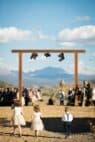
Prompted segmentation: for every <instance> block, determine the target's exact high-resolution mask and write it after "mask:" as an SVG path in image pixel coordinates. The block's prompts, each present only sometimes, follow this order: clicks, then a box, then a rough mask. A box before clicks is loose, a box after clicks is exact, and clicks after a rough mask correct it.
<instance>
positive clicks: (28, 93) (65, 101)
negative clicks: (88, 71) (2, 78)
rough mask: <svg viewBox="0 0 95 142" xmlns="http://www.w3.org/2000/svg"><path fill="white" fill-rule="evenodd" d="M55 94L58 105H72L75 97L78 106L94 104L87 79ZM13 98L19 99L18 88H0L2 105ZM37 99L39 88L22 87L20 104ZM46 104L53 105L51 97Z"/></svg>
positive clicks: (33, 102)
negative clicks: (78, 84) (77, 85)
mask: <svg viewBox="0 0 95 142" xmlns="http://www.w3.org/2000/svg"><path fill="white" fill-rule="evenodd" d="M57 94H58V97H59V101H60V102H59V103H60V105H69V106H74V105H75V101H76V99H77V105H79V106H90V105H94V106H95V87H94V86H91V85H90V83H89V82H87V81H84V82H83V85H82V86H81V87H77V88H70V89H69V90H68V92H67V93H66V92H65V91H64V90H63V89H62V90H59V92H58V93H57ZM14 100H20V95H19V91H18V88H0V103H1V104H2V105H10V104H12V103H13V102H14ZM37 101H42V92H41V90H40V89H37V88H30V89H27V88H23V90H22V105H25V106H28V104H29V102H31V103H32V104H35V102H37ZM48 104H49V105H54V100H53V98H52V97H50V98H49V99H48Z"/></svg>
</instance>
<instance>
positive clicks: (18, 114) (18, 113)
mask: <svg viewBox="0 0 95 142" xmlns="http://www.w3.org/2000/svg"><path fill="white" fill-rule="evenodd" d="M12 111H13V114H12V120H11V121H12V126H13V134H15V129H16V128H18V129H19V135H20V136H22V132H21V125H22V126H24V125H25V120H24V117H23V114H22V108H21V103H20V102H15V104H14V106H12Z"/></svg>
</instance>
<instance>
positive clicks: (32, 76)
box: [0, 67, 95, 87]
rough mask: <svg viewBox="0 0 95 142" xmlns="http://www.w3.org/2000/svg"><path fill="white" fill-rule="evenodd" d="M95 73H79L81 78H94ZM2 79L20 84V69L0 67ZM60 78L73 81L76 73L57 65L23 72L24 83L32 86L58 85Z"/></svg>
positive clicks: (0, 78) (0, 77)
mask: <svg viewBox="0 0 95 142" xmlns="http://www.w3.org/2000/svg"><path fill="white" fill-rule="evenodd" d="M94 78H95V75H84V74H79V80H81V81H83V80H92V79H94ZM0 80H2V81H7V82H9V83H11V84H13V85H16V86H17V84H18V71H9V70H4V69H0ZM60 80H64V81H65V82H69V83H70V82H73V81H74V75H73V74H69V73H67V72H66V71H65V70H64V69H62V68H57V67H46V68H43V69H40V70H36V71H30V72H27V73H26V72H23V84H24V86H26V87H31V86H32V85H37V86H46V85H50V86H51V85H56V84H58V83H59V81H60Z"/></svg>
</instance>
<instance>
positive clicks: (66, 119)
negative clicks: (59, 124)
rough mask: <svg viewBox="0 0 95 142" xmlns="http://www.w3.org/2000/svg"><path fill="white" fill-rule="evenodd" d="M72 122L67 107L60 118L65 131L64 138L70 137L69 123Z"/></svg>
mask: <svg viewBox="0 0 95 142" xmlns="http://www.w3.org/2000/svg"><path fill="white" fill-rule="evenodd" d="M72 120H73V115H72V114H71V113H70V112H69V111H68V107H65V113H64V116H63V117H62V121H63V122H64V129H65V133H66V135H65V138H67V137H68V136H70V133H71V123H72Z"/></svg>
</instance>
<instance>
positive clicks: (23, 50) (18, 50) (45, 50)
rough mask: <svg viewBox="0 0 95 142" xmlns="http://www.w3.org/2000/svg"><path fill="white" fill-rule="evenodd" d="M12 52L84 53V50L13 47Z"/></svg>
mask: <svg viewBox="0 0 95 142" xmlns="http://www.w3.org/2000/svg"><path fill="white" fill-rule="evenodd" d="M12 52H13V53H33V52H38V53H45V52H51V53H58V52H64V53H74V52H78V53H84V52H85V50H82V49H79V50H73V49H72V50H71V49H70V50H64V49H13V50H12Z"/></svg>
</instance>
